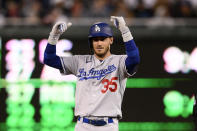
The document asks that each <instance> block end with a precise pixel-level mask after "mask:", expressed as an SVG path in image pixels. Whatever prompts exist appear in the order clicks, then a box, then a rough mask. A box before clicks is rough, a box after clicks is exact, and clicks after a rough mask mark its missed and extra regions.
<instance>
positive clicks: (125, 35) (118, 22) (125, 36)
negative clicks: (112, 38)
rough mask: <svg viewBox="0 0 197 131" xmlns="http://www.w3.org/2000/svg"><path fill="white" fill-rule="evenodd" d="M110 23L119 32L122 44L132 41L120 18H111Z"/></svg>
mask: <svg viewBox="0 0 197 131" xmlns="http://www.w3.org/2000/svg"><path fill="white" fill-rule="evenodd" d="M111 21H112V22H113V24H114V26H115V27H116V28H118V29H119V30H120V32H121V34H122V38H123V41H124V42H128V41H130V40H132V39H133V36H132V34H131V32H130V30H129V28H128V27H127V26H126V22H125V20H124V18H123V17H122V16H111Z"/></svg>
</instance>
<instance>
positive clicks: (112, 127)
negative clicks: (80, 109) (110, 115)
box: [75, 119, 118, 131]
mask: <svg viewBox="0 0 197 131" xmlns="http://www.w3.org/2000/svg"><path fill="white" fill-rule="evenodd" d="M75 131H118V120H117V119H113V123H107V124H106V125H104V126H95V125H91V124H88V123H84V122H83V120H82V119H80V120H78V121H77V124H76V125H75Z"/></svg>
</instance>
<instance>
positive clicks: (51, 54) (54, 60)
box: [44, 22, 72, 70]
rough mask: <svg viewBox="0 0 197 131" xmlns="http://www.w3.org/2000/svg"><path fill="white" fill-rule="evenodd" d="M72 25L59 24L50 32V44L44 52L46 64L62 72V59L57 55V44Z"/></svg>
mask: <svg viewBox="0 0 197 131" xmlns="http://www.w3.org/2000/svg"><path fill="white" fill-rule="evenodd" d="M71 25H72V23H68V24H66V23H65V22H57V23H56V24H55V25H54V26H53V28H52V31H51V32H50V35H49V38H48V44H47V46H46V49H45V52H44V64H46V65H48V66H51V67H54V68H56V69H60V70H62V69H63V68H62V65H61V61H60V57H59V56H57V55H56V44H57V42H58V40H59V37H60V35H61V34H63V33H64V32H65V31H66V30H67V29H68V27H70V26H71Z"/></svg>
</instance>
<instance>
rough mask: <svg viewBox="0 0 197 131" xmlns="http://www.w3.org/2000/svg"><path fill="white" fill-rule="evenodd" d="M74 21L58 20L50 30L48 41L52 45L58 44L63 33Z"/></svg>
mask: <svg viewBox="0 0 197 131" xmlns="http://www.w3.org/2000/svg"><path fill="white" fill-rule="evenodd" d="M71 25H72V23H70V22H69V23H65V22H57V23H56V24H55V25H54V26H53V28H52V31H51V32H50V35H49V38H48V43H49V44H52V45H56V44H57V42H58V40H59V37H60V35H61V34H63V33H64V32H65V31H66V30H67V29H68V27H70V26H71Z"/></svg>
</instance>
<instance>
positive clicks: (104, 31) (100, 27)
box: [88, 22, 113, 48]
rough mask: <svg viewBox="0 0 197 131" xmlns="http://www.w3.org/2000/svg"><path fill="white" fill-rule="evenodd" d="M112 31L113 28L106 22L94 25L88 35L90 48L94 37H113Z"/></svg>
mask: <svg viewBox="0 0 197 131" xmlns="http://www.w3.org/2000/svg"><path fill="white" fill-rule="evenodd" d="M112 36H113V34H112V30H111V27H110V26H109V25H108V24H107V23H104V22H98V23H95V24H93V25H92V26H91V27H90V30H89V35H88V43H89V44H90V47H91V48H92V42H91V38H93V37H112Z"/></svg>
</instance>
